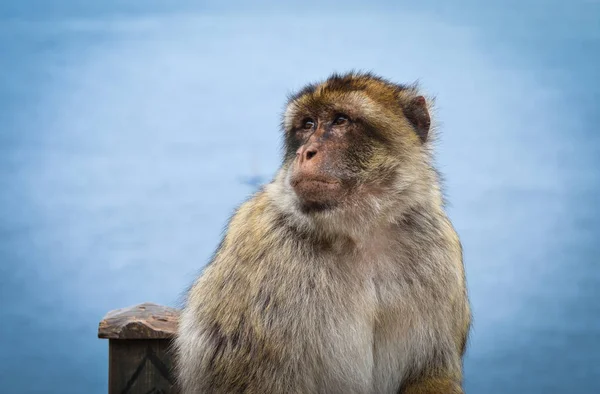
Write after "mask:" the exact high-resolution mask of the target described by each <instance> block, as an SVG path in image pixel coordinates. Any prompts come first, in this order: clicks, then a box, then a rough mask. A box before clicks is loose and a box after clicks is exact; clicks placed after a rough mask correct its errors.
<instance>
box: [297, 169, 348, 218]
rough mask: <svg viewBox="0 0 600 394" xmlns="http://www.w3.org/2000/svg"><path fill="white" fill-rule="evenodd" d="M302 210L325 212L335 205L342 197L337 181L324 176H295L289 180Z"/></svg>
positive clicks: (340, 185) (340, 186)
mask: <svg viewBox="0 0 600 394" xmlns="http://www.w3.org/2000/svg"><path fill="white" fill-rule="evenodd" d="M290 184H291V186H292V188H293V189H294V192H295V193H296V195H297V196H298V199H299V200H300V204H301V205H302V208H303V210H310V211H314V210H318V211H322V210H326V209H331V208H333V207H335V206H336V205H337V203H338V202H339V199H340V197H341V196H342V184H341V182H340V181H339V180H337V179H335V178H330V177H324V176H296V177H293V178H292V179H291V180H290Z"/></svg>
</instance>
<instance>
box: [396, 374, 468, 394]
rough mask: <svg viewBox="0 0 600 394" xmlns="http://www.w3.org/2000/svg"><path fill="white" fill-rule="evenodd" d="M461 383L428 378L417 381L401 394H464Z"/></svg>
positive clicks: (441, 378)
mask: <svg viewBox="0 0 600 394" xmlns="http://www.w3.org/2000/svg"><path fill="white" fill-rule="evenodd" d="M463 393H464V391H463V389H462V387H461V385H460V383H459V382H457V381H455V380H453V379H452V378H449V377H426V378H423V379H420V380H417V381H415V382H413V383H411V384H409V385H408V386H406V387H405V388H404V389H403V390H401V391H400V394H463Z"/></svg>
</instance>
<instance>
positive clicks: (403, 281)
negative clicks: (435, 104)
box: [174, 71, 471, 394]
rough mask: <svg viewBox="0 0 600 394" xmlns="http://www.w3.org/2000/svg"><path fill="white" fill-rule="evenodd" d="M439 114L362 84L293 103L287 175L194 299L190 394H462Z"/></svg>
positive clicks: (346, 79)
mask: <svg viewBox="0 0 600 394" xmlns="http://www.w3.org/2000/svg"><path fill="white" fill-rule="evenodd" d="M432 101H433V100H431V99H429V98H427V99H426V98H425V96H423V95H422V94H421V93H420V90H419V87H418V86H417V84H413V85H404V84H397V83H394V82H391V81H389V80H387V79H385V78H383V77H380V76H377V75H375V74H373V73H367V72H355V71H351V72H348V73H345V74H338V73H335V74H332V75H331V76H329V77H328V78H327V79H325V80H323V81H321V82H317V83H312V84H308V85H306V86H305V87H304V88H302V89H301V90H299V91H298V92H297V93H295V94H293V95H291V96H290V97H289V100H288V102H287V105H286V107H285V110H284V114H283V119H282V125H281V129H282V134H283V154H282V156H283V160H282V164H281V167H280V168H279V170H278V171H277V173H276V174H275V175H274V177H273V180H272V181H271V182H270V183H268V184H266V185H265V186H264V187H262V188H261V189H260V190H259V191H257V192H256V193H255V194H254V195H253V196H252V197H251V198H250V199H249V200H247V201H246V202H244V203H243V204H242V205H241V206H240V207H239V208H238V209H237V211H236V212H235V213H234V215H233V216H232V218H231V219H230V221H229V224H228V227H227V230H226V232H225V234H224V237H223V239H222V241H221V244H220V245H219V247H218V248H217V250H216V252H215V254H214V256H213V258H212V260H211V261H210V262H209V264H208V265H207V266H206V267H205V268H204V270H203V272H202V273H201V274H200V275H199V277H198V278H197V279H196V281H195V282H194V284H193V285H192V286H191V288H190V289H189V292H188V294H187V301H186V304H185V306H184V308H183V309H182V314H181V317H180V321H179V328H178V332H177V335H176V337H175V340H174V346H175V351H176V362H175V364H176V375H177V380H178V382H179V385H180V387H181V391H182V393H184V394H191V393H256V394H259V393H275V394H277V393H333V394H336V393H373V394H374V393H403V394H434V393H435V394H451V393H463V388H462V387H463V382H462V381H463V371H462V370H463V357H464V353H465V348H466V344H467V338H468V333H469V330H470V326H471V312H470V304H469V299H468V294H467V288H466V278H465V271H464V266H463V257H462V256H463V251H462V246H461V243H460V240H459V237H458V235H457V233H456V231H455V230H454V227H453V225H452V223H451V222H450V220H449V218H448V216H447V214H446V213H445V204H444V201H445V200H444V197H443V193H442V189H441V181H440V175H439V173H438V171H437V170H436V169H435V166H434V163H433V153H432V151H433V148H432V141H433V140H434V138H433V137H434V131H435V127H434V125H433V124H432V117H431V113H432Z"/></svg>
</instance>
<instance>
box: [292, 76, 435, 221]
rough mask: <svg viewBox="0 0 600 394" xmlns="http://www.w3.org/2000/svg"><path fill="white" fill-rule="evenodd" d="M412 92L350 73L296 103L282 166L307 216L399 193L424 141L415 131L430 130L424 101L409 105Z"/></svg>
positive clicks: (305, 93) (308, 91) (306, 91)
mask: <svg viewBox="0 0 600 394" xmlns="http://www.w3.org/2000/svg"><path fill="white" fill-rule="evenodd" d="M406 92H407V88H405V87H400V86H398V85H393V84H390V83H388V82H385V81H383V80H380V79H376V78H372V77H370V76H364V75H363V76H354V75H349V76H345V77H333V78H330V79H329V80H327V81H326V82H324V83H322V84H320V85H316V86H312V85H311V86H308V87H307V88H305V89H304V90H303V91H301V92H300V93H299V94H298V95H296V96H295V97H293V98H292V99H291V101H290V103H289V104H288V107H287V109H286V113H285V115H284V124H283V127H284V129H285V148H286V153H285V164H286V165H285V166H284V168H287V171H288V173H287V177H286V180H287V182H289V185H290V186H291V188H292V189H293V192H294V193H295V195H296V197H297V201H298V204H299V207H300V209H301V210H302V211H303V212H305V213H311V212H323V211H331V210H334V209H336V208H339V207H343V206H356V205H357V204H360V202H364V201H365V198H366V197H367V198H368V197H385V194H386V192H392V191H393V190H394V185H395V184H397V183H396V181H397V180H398V175H399V174H400V173H401V172H403V171H404V172H406V171H409V170H410V167H411V161H414V160H413V159H414V157H415V156H417V155H418V152H419V151H420V150H421V148H422V143H423V142H424V138H426V132H425V134H424V135H425V137H423V138H422V139H421V138H420V137H421V135H420V134H419V133H417V132H415V131H419V129H418V128H417V126H419V124H418V122H421V123H424V122H426V123H427V124H426V126H427V129H428V128H429V123H428V122H429V115H428V113H427V110H426V107H425V103H424V99H423V98H422V97H420V96H418V97H412V98H409V99H407V98H406V97H407V96H406ZM403 100H404V101H403ZM411 100H412V101H411ZM415 100H416V101H415ZM419 111H420V112H419ZM415 114H416V115H415ZM423 114H424V116H422V115H423ZM388 194H389V193H388Z"/></svg>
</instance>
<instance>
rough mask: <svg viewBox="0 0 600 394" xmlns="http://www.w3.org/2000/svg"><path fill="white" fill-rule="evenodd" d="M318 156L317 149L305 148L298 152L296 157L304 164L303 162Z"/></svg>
mask: <svg viewBox="0 0 600 394" xmlns="http://www.w3.org/2000/svg"><path fill="white" fill-rule="evenodd" d="M316 154H317V149H315V148H314V147H307V146H303V147H301V148H300V149H298V151H297V152H296V157H297V158H298V160H299V162H300V164H302V163H303V162H305V161H308V160H310V159H312V158H313V157H315V155H316Z"/></svg>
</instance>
